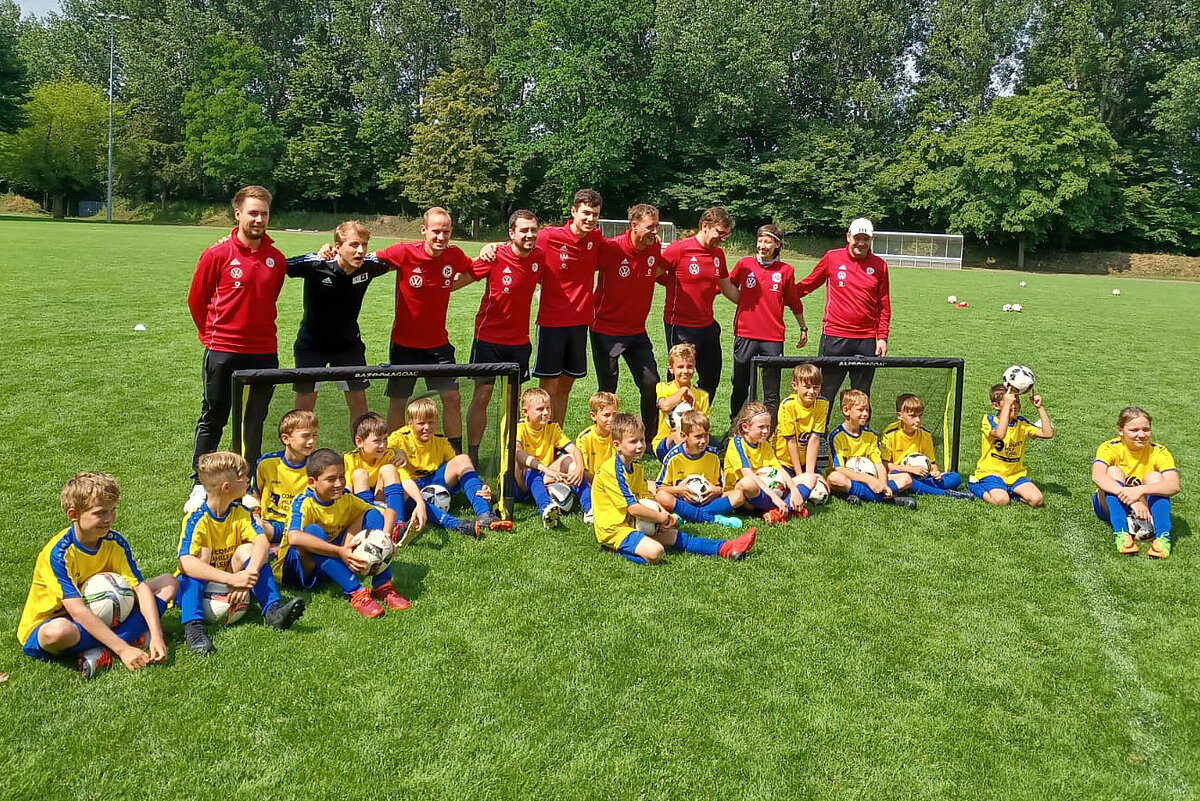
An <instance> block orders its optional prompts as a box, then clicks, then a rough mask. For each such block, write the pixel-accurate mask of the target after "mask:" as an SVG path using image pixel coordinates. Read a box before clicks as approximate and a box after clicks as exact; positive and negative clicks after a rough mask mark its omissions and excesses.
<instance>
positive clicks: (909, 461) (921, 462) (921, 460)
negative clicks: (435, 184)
mask: <svg viewBox="0 0 1200 801" xmlns="http://www.w3.org/2000/svg"><path fill="white" fill-rule="evenodd" d="M900 464H902V465H904V466H905V467H924V468H925V469H927V470H928V469H929V468H930V467H931V465H930V464H929V457H927V456H926V455H925V454H923V453H917V452H916V451H914V452H912V453H910V454H908V455H906V456H905V457H904V458H903V459H901V460H900Z"/></svg>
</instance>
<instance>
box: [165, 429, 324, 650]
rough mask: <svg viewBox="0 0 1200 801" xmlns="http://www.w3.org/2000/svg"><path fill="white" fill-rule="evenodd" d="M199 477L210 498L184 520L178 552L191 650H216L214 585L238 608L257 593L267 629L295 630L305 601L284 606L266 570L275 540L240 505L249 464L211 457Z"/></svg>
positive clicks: (223, 455)
mask: <svg viewBox="0 0 1200 801" xmlns="http://www.w3.org/2000/svg"><path fill="white" fill-rule="evenodd" d="M196 473H197V475H198V476H199V478H200V484H201V485H202V486H203V487H204V491H205V493H206V494H207V495H206V498H205V501H204V503H203V504H201V505H200V508H199V509H197V510H196V511H194V512H192V513H191V514H190V515H188V516H187V517H185V518H184V520H183V530H182V531H181V532H180V535H179V548H178V556H179V574H178V575H179V609H180V611H181V613H182V618H183V635H184V639H186V640H187V647H188V650H189V651H191V652H192V653H194V654H207V653H211V652H213V651H215V650H216V648H215V647H214V646H213V642H212V640H211V639H210V638H209V636H208V632H207V631H205V628H204V585H205V584H207V583H208V582H210V581H219V582H221V583H222V584H224V585H225V586H226V587H228V588H229V589H230V590H232V591H233V592H232V593H231V599H230V600H231V602H232V603H234V604H241V603H245V602H246V601H247V599H248V596H249V595H250V594H251V593H253V595H254V597H255V599H257V600H258V606H259V609H261V610H262V616H263V620H264V621H266V623H267V625H269V626H272V627H273V628H277V629H287V628H291V625H292V624H293V623H295V622H296V620H298V619H299V618H300V616H301V615H302V614H304V599H303V598H292V599H291V600H288V601H284V600H283V599H282V598H281V597H280V596H279V588H278V587H277V586H276V585H275V576H274V574H273V573H272V572H271V569H270V567H269V566H268V565H267V563H268V562H269V561H270V559H271V540H270V538H269V537H268V536H267V535H266V534H264V533H263V530H262V528H261V527H260V526H259V525H258V523H257V522H255V520H254V518H253V517H252V516H251V514H250V513H249V512H248V511H246V508H245V507H243V506H242V505H241V503H239V501H240V500H241V499H242V496H243V495H245V494H246V485H247V484H248V483H249V476H248V475H247V474H248V473H249V468H248V467H247V465H246V460H245V459H243V458H242V457H241V456H240V455H238V454H236V453H230V452H229V451H215V452H213V453H206V454H205V455H203V456H201V457H200V462H199V464H197V465H196ZM264 567H265V568H266V569H265V570H264V569H263V568H264Z"/></svg>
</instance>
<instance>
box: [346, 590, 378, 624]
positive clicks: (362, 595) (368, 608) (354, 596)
mask: <svg viewBox="0 0 1200 801" xmlns="http://www.w3.org/2000/svg"><path fill="white" fill-rule="evenodd" d="M350 605H351V606H353V607H354V610H355V611H356V612H358V613H359V614H360V615H362V616H363V617H379V616H380V615H382V614H383V607H382V606H380V605H379V604H377V603H376V602H375V599H374V598H372V597H371V592H370V591H369V590H368V589H367V588H366V587H361V588H359V589H357V590H355V591H354V592H352V593H350Z"/></svg>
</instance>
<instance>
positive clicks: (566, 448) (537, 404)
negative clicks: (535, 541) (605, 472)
mask: <svg viewBox="0 0 1200 801" xmlns="http://www.w3.org/2000/svg"><path fill="white" fill-rule="evenodd" d="M521 413H522V415H523V416H524V418H525V419H524V420H522V421H521V423H520V424H519V425H518V426H517V457H516V466H515V470H514V471H513V478H514V479H515V481H516V493H515V497H516V499H517V500H518V501H528V500H530V499H532V500H533V502H534V503H536V504H537V507H538V512H539V513H540V514H541V516H542V525H544V526H545V527H546V528H554V527H555V526H557V525H558V516H559V514H561V512H562V508H561V507H560V506H559V505H558V504H557V503H555V502H554V501H553V500H551V498H550V493H549V491H548V490H547V489H546V484H548V483H549V484H552V483H555V482H561V483H564V484H567V485H568V486H570V487H571V489H572V491H574V492H575V494H576V495H577V496H579V503H580V505H581V506H582V507H583V513H584V515H589V514H590V513H591V511H592V502H591V493H590V492H589V493H588V494H587V496H586V498H585V496H584V492H583V490H584V487H585V486H590V484H589V482H588V481H587V479H586V478H584V462H583V453H582V452H581V451H580V450H579V447H578V446H577V445H576V444H575V443H574V442H571V440H570V439H569V438H568V437H567V435H566V434H564V433H563V430H562V428H560V427H559V425H558V423H555V422H551V419H550V418H551V415H552V414H553V412H552V409H551V405H550V393H549V392H547V391H546V390H544V389H542V388H541V387H530V388H529V389H527V390H525V391H524V392H522V393H521ZM568 458H569V459H570V465H569V466H567V464H566V463H567V459H568Z"/></svg>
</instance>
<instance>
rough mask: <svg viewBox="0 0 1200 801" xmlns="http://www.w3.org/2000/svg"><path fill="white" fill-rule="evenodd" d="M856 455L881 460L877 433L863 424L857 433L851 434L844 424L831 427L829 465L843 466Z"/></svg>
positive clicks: (875, 460)
mask: <svg viewBox="0 0 1200 801" xmlns="http://www.w3.org/2000/svg"><path fill="white" fill-rule="evenodd" d="M856 456H865V457H866V458H868V459H870V460H871V461H872V462H882V461H883V454H881V453H880V452H879V435H878V434H876V433H875V432H874V431H872V430H871V429H869V428H867V427H866V426H863V427H862V428H861V429H859V432H858V433H857V434H851V433H850V432H849V431H847V430H846V426H845V425H844V424H842V425H839V426H838V427H837V428H835V429H833V431H832V433H830V435H829V466H830V467H845V466H846V462H847V461H849V460H850V459H853V458H854V457H856Z"/></svg>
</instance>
